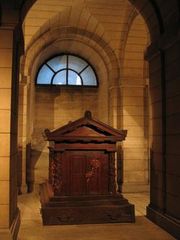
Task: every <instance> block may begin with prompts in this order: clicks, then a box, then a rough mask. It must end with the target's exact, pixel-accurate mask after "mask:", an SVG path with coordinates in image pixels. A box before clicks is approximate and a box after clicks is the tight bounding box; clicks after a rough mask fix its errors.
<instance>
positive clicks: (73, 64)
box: [68, 56, 88, 73]
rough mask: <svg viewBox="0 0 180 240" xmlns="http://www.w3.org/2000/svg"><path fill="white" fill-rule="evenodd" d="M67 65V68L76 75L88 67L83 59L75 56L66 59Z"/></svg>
mask: <svg viewBox="0 0 180 240" xmlns="http://www.w3.org/2000/svg"><path fill="white" fill-rule="evenodd" d="M68 64H69V65H68V68H71V69H73V70H75V71H76V72H78V73H79V72H80V71H81V70H82V69H83V68H85V67H86V66H87V65H88V63H87V62H85V61H84V60H83V59H81V58H78V57H75V56H69V57H68Z"/></svg>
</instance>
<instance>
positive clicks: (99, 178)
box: [61, 151, 109, 196]
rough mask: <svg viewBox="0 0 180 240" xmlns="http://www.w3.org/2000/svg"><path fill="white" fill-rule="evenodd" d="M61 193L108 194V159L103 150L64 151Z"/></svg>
mask: <svg viewBox="0 0 180 240" xmlns="http://www.w3.org/2000/svg"><path fill="white" fill-rule="evenodd" d="M61 167H62V169H61V171H62V172H61V176H62V191H61V194H62V195H70V196H75V195H89V194H108V185H109V184H108V179H109V161H108V154H106V153H104V151H65V152H64V153H63V156H62V165H61Z"/></svg>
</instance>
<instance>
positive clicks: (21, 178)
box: [18, 79, 27, 193]
mask: <svg viewBox="0 0 180 240" xmlns="http://www.w3.org/2000/svg"><path fill="white" fill-rule="evenodd" d="M18 112H19V117H18V149H19V150H18V151H19V164H18V189H19V193H21V192H22V193H24V192H26V191H27V187H26V145H27V84H26V81H24V79H23V80H22V81H21V82H20V85H19V111H18Z"/></svg>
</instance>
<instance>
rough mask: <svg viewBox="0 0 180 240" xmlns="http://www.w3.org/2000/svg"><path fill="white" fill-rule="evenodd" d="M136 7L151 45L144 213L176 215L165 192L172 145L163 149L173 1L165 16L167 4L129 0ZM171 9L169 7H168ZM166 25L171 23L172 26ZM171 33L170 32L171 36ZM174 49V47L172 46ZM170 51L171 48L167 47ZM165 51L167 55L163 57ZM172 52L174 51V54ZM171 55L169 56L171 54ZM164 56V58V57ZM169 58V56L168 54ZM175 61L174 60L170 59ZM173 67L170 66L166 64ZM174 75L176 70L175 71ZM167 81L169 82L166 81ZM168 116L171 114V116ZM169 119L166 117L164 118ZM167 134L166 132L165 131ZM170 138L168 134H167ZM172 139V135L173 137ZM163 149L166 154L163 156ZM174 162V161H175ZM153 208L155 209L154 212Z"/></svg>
mask: <svg viewBox="0 0 180 240" xmlns="http://www.w3.org/2000/svg"><path fill="white" fill-rule="evenodd" d="M131 2H132V4H133V5H134V6H136V7H137V9H138V10H139V12H140V14H141V15H142V16H143V17H144V19H145V22H146V24H147V26H148V29H149V31H150V38H151V45H150V46H149V48H148V51H147V53H146V59H147V60H148V61H149V64H150V65H149V69H150V93H151V99H152V121H153V132H152V148H151V179H152V181H151V204H150V206H149V208H148V216H149V217H150V218H151V219H153V221H156V220H155V216H158V217H159V218H160V216H159V215H158V213H160V212H161V213H168V214H170V216H173V217H174V216H176V212H177V210H178V211H179V209H177V208H176V207H172V202H173V201H175V197H174V196H173V191H174V190H172V192H171V191H170V193H169V185H171V184H172V181H171V180H169V179H171V177H172V175H173V177H172V178H173V181H175V179H176V177H175V173H174V171H173V170H172V172H173V173H172V172H170V171H169V169H168V168H167V166H169V165H168V164H170V162H171V159H172V158H173V151H172V147H169V149H168V148H167V144H169V141H170V140H167V138H168V136H167V132H168V131H167V122H166V120H165V119H166V117H167V113H168V109H167V106H168V105H167V102H166V96H167V93H168V91H169V90H168V89H167V84H168V87H169V86H170V87H173V86H172V85H173V83H172V84H171V79H170V77H169V78H168V76H167V78H166V67H167V66H168V65H167V64H168V62H167V59H169V58H170V50H167V49H169V48H170V49H171V47H172V46H173V44H174V42H175V39H176V37H175V36H176V33H177V31H178V30H177V29H178V24H177V22H178V19H179V12H178V10H177V9H178V8H176V5H177V1H173V2H172V4H171V6H170V7H171V8H170V9H171V10H172V11H171V13H173V14H175V16H176V18H173V17H172V16H173V14H169V15H168V6H169V5H168V4H167V5H166V6H165V7H163V8H160V6H162V5H160V4H161V3H157V2H156V1H140V0H137V1H131ZM172 8H173V9H172ZM170 26H174V27H173V29H171V28H170ZM171 34H172V35H171ZM170 35H171V36H173V37H172V38H171V40H168V41H167V42H166V39H167V38H168V36H170ZM174 49H176V48H174ZM171 50H172V49H171ZM165 52H167V55H166V56H165ZM175 55H176V54H174V56H175ZM171 57H172V56H171ZM166 58H167V59H166ZM172 58H173V57H172ZM172 61H175V60H172ZM170 68H171V69H173V67H172V66H171V67H170ZM175 75H176V77H177V75H178V73H177V72H176V74H175ZM167 80H168V81H169V82H168V83H167ZM171 117H172V116H171ZM168 121H169V120H168ZM169 134H170V133H169ZM169 139H170V137H169ZM173 140H175V138H173ZM167 150H169V155H168V156H167ZM175 165H176V164H175ZM154 210H157V212H156V211H155V213H154Z"/></svg>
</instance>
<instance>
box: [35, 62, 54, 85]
mask: <svg viewBox="0 0 180 240" xmlns="http://www.w3.org/2000/svg"><path fill="white" fill-rule="evenodd" d="M53 75H54V72H53V71H51V69H50V68H49V67H47V66H46V65H43V66H42V68H41V69H40V71H39V73H38V76H37V84H50V83H51V79H52V77H53Z"/></svg>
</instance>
